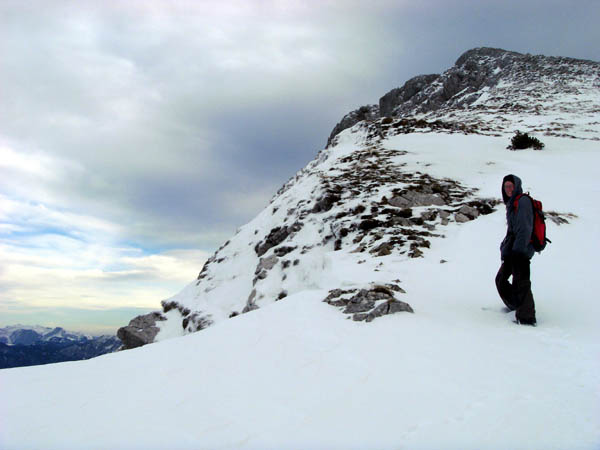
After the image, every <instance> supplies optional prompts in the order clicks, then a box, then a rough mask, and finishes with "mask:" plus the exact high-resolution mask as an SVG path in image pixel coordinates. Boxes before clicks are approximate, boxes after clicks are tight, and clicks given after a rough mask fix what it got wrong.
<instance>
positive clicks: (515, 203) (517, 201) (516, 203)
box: [513, 192, 533, 212]
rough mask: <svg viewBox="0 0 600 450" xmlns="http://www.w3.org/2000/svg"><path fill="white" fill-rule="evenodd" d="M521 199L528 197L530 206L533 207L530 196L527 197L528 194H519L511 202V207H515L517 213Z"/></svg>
mask: <svg viewBox="0 0 600 450" xmlns="http://www.w3.org/2000/svg"><path fill="white" fill-rule="evenodd" d="M521 197H529V200H531V204H532V206H533V199H532V198H531V195H529V192H526V193H523V194H519V195H517V198H515V201H514V202H513V206H514V207H515V212H517V210H518V209H519V200H521Z"/></svg>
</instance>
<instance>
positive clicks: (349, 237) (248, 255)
mask: <svg viewBox="0 0 600 450" xmlns="http://www.w3.org/2000/svg"><path fill="white" fill-rule="evenodd" d="M521 57H523V58H526V59H527V58H529V59H530V58H534V60H535V58H537V57H529V56H524V55H520V56H519V54H516V53H514V52H504V51H499V50H495V49H476V50H473V51H470V52H467V53H465V54H464V55H463V56H461V58H459V60H458V61H457V65H458V66H455V68H454V69H456V67H458V68H460V70H461V71H466V70H470V71H471V72H468V73H470V74H471V75H465V74H464V73H463V72H460V73H461V74H462V75H459V72H456V70H455V71H454V72H452V73H450V71H452V70H453V69H450V71H448V72H446V73H445V74H443V75H441V76H438V75H427V76H421V77H417V78H416V79H413V80H411V81H410V82H409V83H407V85H405V87H404V88H401V90H400V91H393V94H391V95H388V96H387V97H385V98H386V100H385V101H384V107H385V108H386V109H385V110H386V111H391V112H392V114H393V115H392V116H386V117H381V116H380V114H379V112H378V110H379V109H381V105H382V103H381V102H380V106H379V108H376V107H371V106H369V107H364V108H362V109H360V110H359V111H358V112H353V113H350V114H349V115H347V116H346V117H345V119H346V121H344V120H342V122H340V124H338V126H337V127H336V129H337V130H339V131H338V132H337V133H336V134H335V135H333V134H332V137H331V138H330V141H329V143H328V146H327V147H326V148H325V149H323V150H322V151H321V152H319V154H318V155H317V157H316V158H315V160H313V161H312V162H311V163H309V164H308V165H307V166H306V167H305V168H304V169H302V170H301V171H299V172H298V173H297V174H296V175H295V176H294V177H293V178H292V179H290V180H289V181H288V182H287V183H286V184H285V185H284V186H283V187H282V188H281V189H280V190H279V191H278V192H277V194H276V195H275V196H274V198H273V199H272V200H271V203H270V205H269V206H268V207H267V208H266V209H265V210H263V211H262V212H261V213H260V214H259V215H258V216H257V217H256V218H255V219H254V220H252V221H251V222H250V223H248V224H247V225H245V226H243V227H241V228H240V229H239V230H238V231H237V233H236V234H235V236H233V237H232V238H231V239H230V240H229V241H227V242H225V243H224V244H223V245H222V246H221V248H219V249H218V250H217V251H216V252H215V254H214V255H213V256H211V257H210V258H209V259H208V260H207V262H206V263H205V265H204V267H203V268H202V270H201V271H200V273H199V275H198V278H197V280H196V281H194V282H193V283H191V284H190V285H189V286H187V287H186V288H185V289H184V290H183V291H182V292H181V293H179V294H177V295H176V296H174V297H172V298H170V299H167V300H165V301H163V302H162V311H156V312H154V313H151V314H148V315H146V316H140V317H137V318H135V319H133V320H132V321H131V322H130V324H129V326H127V327H123V328H121V329H120V330H119V337H120V338H121V340H122V341H123V342H124V347H125V348H133V347H135V346H139V345H144V344H146V343H150V342H153V341H156V340H161V339H165V338H168V337H173V336H180V335H183V334H187V333H193V332H196V331H199V330H202V329H204V328H206V327H208V326H211V325H212V324H214V323H217V322H219V321H221V320H226V319H229V318H232V317H235V316H238V315H239V314H244V313H248V312H250V311H253V310H255V309H257V308H261V307H264V306H266V305H268V304H271V303H273V302H277V301H281V300H283V299H285V298H286V297H287V296H290V295H293V294H295V293H297V292H300V291H302V290H306V289H321V290H323V291H324V292H325V293H324V295H323V301H324V302H326V303H327V304H329V305H331V306H333V307H336V308H338V309H339V310H340V312H341V313H342V314H345V315H346V316H347V317H348V318H350V319H353V320H355V321H369V322H370V321H372V320H374V319H376V318H377V317H380V316H382V315H386V314H392V313H397V312H409V313H410V312H414V311H413V308H412V307H411V306H410V305H409V304H408V303H407V302H404V301H403V300H402V296H403V295H404V294H405V291H404V289H403V287H402V282H401V280H397V279H396V280H391V279H390V280H382V279H381V278H380V277H379V276H378V272H379V270H380V268H383V267H384V266H385V265H386V264H387V263H388V262H391V261H393V262H394V263H397V262H398V261H410V260H411V259H414V258H420V257H422V256H423V255H424V253H426V252H427V249H429V248H430V247H431V246H432V245H434V244H435V241H436V240H437V239H443V238H444V229H445V227H447V226H449V225H451V224H452V226H456V225H458V226H460V224H463V223H466V222H469V221H472V220H476V219H478V218H479V217H481V216H483V215H486V214H489V213H491V212H492V211H494V209H495V207H496V206H497V205H498V204H499V203H500V200H499V199H497V198H485V197H481V196H479V195H478V189H477V188H475V187H472V186H465V185H463V184H462V183H460V182H459V181H457V180H453V179H450V178H447V177H440V176H434V175H432V174H430V173H427V172H426V167H424V168H423V169H424V170H415V168H414V166H409V165H408V164H407V162H406V161H407V160H408V158H409V157H410V156H411V155H410V152H409V151H407V150H403V149H398V148H395V147H394V146H390V145H389V144H388V142H389V141H388V140H389V139H390V138H393V137H394V136H398V135H404V134H415V133H445V134H457V133H459V134H463V135H465V134H466V135H492V136H508V132H510V131H512V128H511V127H512V125H515V124H517V123H518V122H519V120H521V119H519V117H520V116H519V114H521V117H525V116H526V114H534V115H535V114H538V113H539V114H542V112H540V110H539V108H536V107H535V105H531V103H528V105H529V106H528V107H527V108H533V110H530V109H527V110H525V109H523V108H521V107H518V106H515V105H518V104H524V102H526V100H527V101H529V100H528V99H529V97H530V90H531V89H532V88H531V89H530V85H531V86H536V89H539V86H538V83H546V84H548V85H551V86H554V85H555V80H554V78H553V76H554V75H555V74H556V73H563V72H565V73H567V74H568V75H569V76H571V71H569V70H566V69H564V70H562V69H561V70H559V71H558V72H556V71H554V70H552V71H550V72H549V73H548V75H547V77H546V78H545V79H543V80H542V81H539V80H537V79H532V80H530V81H529V82H528V83H530V84H527V83H526V82H525V81H522V82H521V81H520V82H519V83H518V87H515V83H514V82H513V79H514V77H516V76H517V75H515V74H517V73H521V72H519V71H514V70H512V69H511V70H506V71H505V72H504V75H500V73H501V72H502V71H503V70H504V69H505V68H507V67H512V66H511V64H512V63H511V62H510V61H512V60H514V59H515V58H521ZM544 58H545V57H544ZM529 59H528V60H529ZM474 60H476V61H479V65H480V66H483V69H481V70H477V71H475V69H473V68H472V67H473V61H474ZM499 61H500V62H502V61H503V63H500V62H499ZM543 61H547V60H543ZM564 61H567V62H566V63H565V64H567V63H568V62H569V61H571V60H568V59H566V58H559V59H557V63H560V64H562V62H564ZM484 63H485V64H484ZM532 64H533V63H532ZM539 64H541V63H539ZM539 64H538V65H539ZM573 64H575V63H573ZM477 67H479V66H477ZM574 67H580V65H579V63H577V64H575V66H574ZM581 67H585V68H587V69H589V70H588V71H587V72H586V71H584V72H582V74H581V76H582V77H584V76H587V75H586V74H588V72H590V73H596V70H597V63H592V64H588V63H587V62H584V64H583V66H581ZM503 68H504V69H503ZM587 69H586V70H587ZM577 70H579V69H577ZM577 70H576V72H577ZM582 70H583V69H582ZM455 72H456V73H455ZM477 73H479V74H484V75H485V76H484V75H480V76H478V75H477ZM577 73H578V72H577ZM490 74H494V76H496V75H498V78H497V80H496V82H495V83H496V84H495V85H492V84H490V83H491V81H489V80H490V79H491V78H490V76H491V75H490ZM523 76H525V75H523ZM577 76H579V75H577ZM452 80H454V81H452ZM465 80H466V81H465ZM559 81H560V80H559ZM463 82H464V83H467V84H468V85H469V86H471V85H472V87H471V88H469V87H468V86H467V87H465V86H464V85H463V84H464V83H463ZM597 82H598V81H597V78H594V77H592V78H590V79H589V80H588V82H587V84H581V85H577V84H576V83H575V85H577V86H579V87H576V88H575V89H576V90H577V92H572V89H573V87H572V85H567V86H565V85H563V84H560V82H559V83H558V85H559V86H563V88H562V90H560V92H561V93H562V94H561V95H563V97H564V96H566V97H568V99H571V100H572V101H573V104H575V103H581V102H585V101H587V100H585V99H586V98H588V97H589V98H590V99H591V100H590V102H591V103H590V105H588V108H587V109H586V110H585V114H587V113H588V112H590V111H592V112H593V111H598V108H597V105H599V104H600V98H596V97H593V96H591V97H590V96H589V95H588V94H589V91H590V90H591V89H592V88H591V87H590V86H592V87H593V86H596V83H597ZM448 83H450V84H448ZM461 83H463V84H461ZM582 83H583V82H582ZM444 86H446V88H445V87H444ZM448 86H454V87H452V88H451V89H450V88H449V87H448ZM506 86H511V87H510V89H508V88H507V87H506ZM476 88H477V90H476V91H474V89H476ZM456 89H460V91H458V93H456V92H455V93H454V94H453V95H450V94H452V92H454V91H455V90H456ZM494 89H496V91H494ZM501 89H505V91H502V95H504V94H506V95H508V97H507V98H506V99H505V100H509V102H510V101H512V103H511V105H512V106H509V105H503V106H500V107H499V108H500V109H502V110H503V111H506V115H502V116H501V117H495V116H494V117H495V118H494V119H493V120H491V119H490V120H488V118H487V116H486V115H489V114H492V115H497V114H498V112H497V111H495V110H494V108H495V106H494V105H496V104H499V103H500V102H501V101H502V100H501V99H499V97H498V96H499V95H500V93H499V92H500V91H498V90H501ZM506 89H508V90H506ZM557 89H558V88H557ZM482 90H483V91H482ZM579 90H581V91H582V92H584V93H585V95H584V94H582V93H581V92H579ZM444 92H445V93H444ZM484 95H485V99H487V100H486V103H485V105H483V100H484V99H483V98H482V96H484ZM590 95H591V94H590ZM569 96H571V97H569ZM421 97H422V98H423V100H419V101H417V100H418V99H419V98H421ZM446 97H448V98H446ZM497 97H498V98H497ZM568 99H567V100H568ZM559 100H560V99H559ZM559 100H557V101H556V102H554V103H552V104H548V105H546V106H545V109H544V110H543V114H545V116H544V117H546V116H547V117H550V115H551V114H559V115H560V114H563V113H564V112H563V109H562V108H567V106H566V105H567V104H568V103H569V102H568V101H567V100H564V99H562V100H560V101H559ZM569 101H570V100H569ZM410 105H412V106H410ZM594 105H595V106H594ZM553 108H558V109H557V110H555V109H553ZM531 111H534V112H531ZM568 111H569V113H568V114H570V115H568V117H569V118H570V119H573V118H577V117H579V116H578V114H580V111H575V110H568ZM405 113H406V114H408V113H411V114H412V113H414V116H406V115H404V114H405ZM509 113H510V114H512V115H510V114H509ZM513 113H514V114H513ZM508 115H510V117H511V118H510V120H509V119H506V118H505V117H506V116H508ZM595 117H596V119H597V114H596V116H595ZM586 120H587V119H586ZM590 120H592V119H591V118H590ZM353 122H354V123H353ZM509 122H510V126H509V125H507V124H509ZM564 122H565V123H567V124H568V122H567V121H566V120H565V121H564ZM528 123H529V122H528ZM561 123H562V122H561ZM598 123H600V122H598ZM586 126H592V125H588V124H584V127H581V126H578V127H574V128H573V130H575V131H576V132H577V134H578V135H580V134H581V133H583V135H581V136H579V137H581V138H595V135H597V133H596V134H594V133H592V131H594V130H591V131H590V136H592V137H590V136H587V135H585V133H584V132H583V131H582V130H584V129H585V127H586ZM334 131H335V130H334ZM561 131H564V130H561ZM580 132H581V133H580ZM556 133H557V135H561V136H562V135H563V134H564V133H558V131H557V132H556ZM584 135H585V136H584ZM554 214H555V215H554V216H551V217H552V218H553V220H556V221H557V223H559V222H560V223H566V222H568V221H567V218H566V216H564V215H561V214H558V213H554ZM360 264H366V265H369V267H372V269H370V270H366V271H365V273H366V274H371V275H369V277H370V278H368V277H367V278H366V279H364V278H363V279H360V280H354V279H347V278H340V277H339V275H338V274H337V272H336V271H335V270H332V267H334V266H338V265H347V266H348V267H349V268H351V267H356V266H357V265H360ZM371 270H372V272H371Z"/></svg>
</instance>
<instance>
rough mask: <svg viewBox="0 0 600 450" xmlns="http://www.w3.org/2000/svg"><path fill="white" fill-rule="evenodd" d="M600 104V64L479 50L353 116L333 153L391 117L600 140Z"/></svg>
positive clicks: (342, 124)
mask: <svg viewBox="0 0 600 450" xmlns="http://www.w3.org/2000/svg"><path fill="white" fill-rule="evenodd" d="M599 99H600V63H598V62H595V61H586V60H578V59H573V58H565V57H553V56H543V55H536V56H534V55H530V54H526V55H524V54H521V53H517V52H511V51H506V50H502V49H496V48H487V47H481V48H475V49H472V50H469V51H467V52H465V53H464V54H462V55H461V56H460V57H459V58H458V59H457V61H456V63H455V64H454V66H453V67H451V68H450V69H448V70H447V71H445V72H444V73H443V74H431V75H419V76H417V77H414V78H412V79H410V80H408V81H407V82H406V83H405V84H404V85H403V86H402V87H400V88H395V89H392V90H391V91H389V92H388V93H387V94H385V95H384V96H383V97H381V98H380V99H379V103H378V105H368V106H363V107H360V108H358V109H357V110H355V111H352V112H350V113H348V114H347V115H346V116H344V118H343V119H342V120H341V121H340V122H339V123H338V124H337V125H336V126H335V127H334V129H333V130H332V132H331V134H330V136H329V139H328V143H327V145H331V143H332V141H333V139H334V138H335V136H336V135H338V134H339V133H340V132H341V131H342V130H344V129H346V128H350V127H352V126H353V125H355V124H356V123H358V122H360V121H362V120H378V119H382V118H385V117H393V118H414V119H421V120H424V121H427V122H436V121H437V122H443V123H449V122H450V123H455V124H459V125H460V126H463V127H466V128H471V127H475V128H477V129H478V130H479V132H480V133H483V134H491V135H495V134H497V133H501V132H505V131H514V130H516V129H518V128H521V131H526V132H533V133H540V134H543V135H546V136H560V137H578V138H587V139H593V140H598V139H599V138H598V137H597V132H598V130H599V129H600V127H599V125H600V124H599V123H598V121H597V114H598V112H599V108H598V104H599V101H598V100H599ZM361 111H362V113H361ZM367 112H368V113H367ZM561 113H562V114H568V115H569V120H564V119H565V117H562V116H561ZM523 115H532V116H535V117H537V119H538V120H537V123H536V124H535V125H533V124H531V125H523V123H522V122H523Z"/></svg>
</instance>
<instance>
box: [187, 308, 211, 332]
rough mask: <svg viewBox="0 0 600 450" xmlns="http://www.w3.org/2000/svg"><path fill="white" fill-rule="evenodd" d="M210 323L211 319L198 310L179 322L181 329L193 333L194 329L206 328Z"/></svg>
mask: <svg viewBox="0 0 600 450" xmlns="http://www.w3.org/2000/svg"><path fill="white" fill-rule="evenodd" d="M212 324H213V321H212V320H211V319H210V317H209V316H207V315H204V314H201V313H198V312H196V313H194V314H192V315H190V316H188V317H186V318H184V319H183V321H182V322H181V325H182V326H183V329H184V330H185V331H187V332H188V333H195V332H196V331H200V330H203V329H204V328H207V327H209V326H211V325H212Z"/></svg>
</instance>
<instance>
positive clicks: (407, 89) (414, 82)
mask: <svg viewBox="0 0 600 450" xmlns="http://www.w3.org/2000/svg"><path fill="white" fill-rule="evenodd" d="M439 77H440V75H439V74H432V75H419V76H416V77H414V78H411V79H410V80H408V81H407V82H406V83H404V86H402V87H401V88H396V89H392V90H391V91H390V92H388V93H387V94H385V95H384V96H383V97H381V98H380V99H379V112H380V114H381V116H382V117H384V116H391V115H393V114H394V109H395V108H396V107H397V106H398V105H400V104H403V103H406V102H409V101H410V100H411V99H412V98H413V97H414V96H415V95H416V94H418V93H419V92H421V91H422V90H423V89H424V88H426V87H427V86H429V85H430V84H431V83H433V82H434V81H436V80H437V79H438V78H439ZM340 131H341V130H340Z"/></svg>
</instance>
